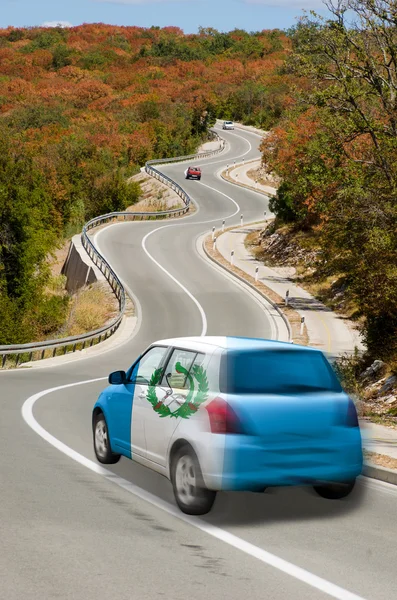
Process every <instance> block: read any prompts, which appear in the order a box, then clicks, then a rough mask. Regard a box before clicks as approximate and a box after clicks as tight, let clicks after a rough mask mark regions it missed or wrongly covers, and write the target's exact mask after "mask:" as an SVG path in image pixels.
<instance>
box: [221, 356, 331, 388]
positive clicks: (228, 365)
mask: <svg viewBox="0 0 397 600" xmlns="http://www.w3.org/2000/svg"><path fill="white" fill-rule="evenodd" d="M220 390H221V392H228V393H231V394H294V395H295V394H300V393H310V392H330V391H333V392H340V391H341V386H340V384H339V382H338V379H337V378H336V376H335V374H334V372H333V370H332V368H331V366H330V365H329V363H328V362H327V360H326V358H325V357H324V356H323V354H322V353H321V352H312V351H307V350H302V351H301V350H249V351H229V352H227V353H225V354H224V355H223V357H222V361H221V371H220Z"/></svg>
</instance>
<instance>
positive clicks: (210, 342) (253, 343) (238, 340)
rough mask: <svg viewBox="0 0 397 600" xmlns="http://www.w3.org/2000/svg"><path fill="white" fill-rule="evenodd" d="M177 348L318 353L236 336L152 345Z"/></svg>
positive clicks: (171, 341) (201, 338)
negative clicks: (207, 347)
mask: <svg viewBox="0 0 397 600" xmlns="http://www.w3.org/2000/svg"><path fill="white" fill-rule="evenodd" d="M157 344H161V345H166V346H178V347H180V348H186V349H190V348H191V349H196V348H197V349H199V347H200V348H202V347H203V346H209V347H212V348H214V349H215V348H218V349H223V350H242V351H244V350H296V351H298V350H307V351H313V352H320V350H318V349H316V348H310V347H308V346H301V345H299V344H291V343H290V342H279V341H277V340H264V339H260V338H248V337H237V336H192V337H178V338H168V339H164V340H158V341H157V342H153V344H152V345H157Z"/></svg>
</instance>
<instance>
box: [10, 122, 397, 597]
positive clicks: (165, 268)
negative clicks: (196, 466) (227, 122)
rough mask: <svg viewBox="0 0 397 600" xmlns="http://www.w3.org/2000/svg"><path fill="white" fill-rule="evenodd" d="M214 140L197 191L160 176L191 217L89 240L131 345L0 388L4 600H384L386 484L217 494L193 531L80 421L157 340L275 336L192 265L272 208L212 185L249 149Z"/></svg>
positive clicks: (237, 290) (115, 229)
mask: <svg viewBox="0 0 397 600" xmlns="http://www.w3.org/2000/svg"><path fill="white" fill-rule="evenodd" d="M223 136H224V137H225V138H226V139H227V141H228V142H229V147H228V150H227V152H225V153H224V154H222V155H218V156H216V157H213V158H212V159H206V160H201V161H198V162H199V163H201V164H202V168H203V177H202V180H201V182H197V181H185V179H184V170H185V168H186V166H185V165H172V166H166V167H162V170H164V172H166V173H167V174H169V175H170V176H172V177H173V178H174V179H175V180H177V181H178V182H179V183H181V184H182V185H183V186H184V187H185V189H186V190H187V191H188V193H189V194H190V195H191V196H192V197H193V198H194V200H195V201H196V203H197V205H198V207H199V210H198V211H197V212H196V213H194V214H193V215H191V216H188V217H187V218H184V219H181V220H178V221H171V222H164V221H163V222H157V223H156V222H142V223H122V224H117V225H112V226H110V227H108V228H105V229H104V230H103V231H101V233H100V234H98V235H97V236H96V243H97V244H98V246H99V247H100V249H101V251H102V252H103V253H104V254H105V255H106V257H107V258H108V259H109V261H110V263H111V264H112V265H113V266H114V268H115V269H116V271H117V273H118V274H119V275H120V277H121V278H122V279H123V281H124V282H125V283H126V285H127V286H128V288H129V289H130V290H131V291H132V292H133V293H134V295H135V296H136V297H137V299H138V301H139V305H138V310H139V311H140V327H139V329H138V330H137V331H135V334H134V336H133V337H132V338H131V339H130V340H129V341H128V342H127V343H125V344H124V345H123V346H122V347H120V348H117V349H116V350H112V351H109V352H107V353H105V354H103V355H100V356H96V357H95V358H86V359H84V360H79V361H74V362H71V363H65V364H63V365H60V366H59V365H58V366H56V367H51V368H44V369H25V370H22V369H19V370H16V371H10V372H5V373H1V374H0V407H1V424H0V432H1V435H0V467H1V471H0V472H1V492H2V493H1V502H0V519H1V521H0V523H1V538H0V539H1V547H2V552H1V555H0V578H1V584H0V598H1V599H3V598H4V600H21V599H22V598H23V599H24V600H39V599H40V600H43V599H44V600H52V599H73V600H75V599H77V600H80V599H82V600H83V599H84V600H87V599H88V600H90V599H91V598H92V599H93V598H99V597H101V598H103V597H106V598H109V597H111V598H117V599H118V600H131V599H132V600H146V599H148V600H154V599H157V598H166V599H168V598H172V599H173V600H186V598H189V599H190V600H202V598H203V597H207V598H208V597H213V598H227V599H228V600H240V599H242V598H247V599H248V598H249V599H252V600H256V599H258V600H259V599H261V600H262V599H264V598H266V599H269V600H284V599H287V600H289V599H293V600H315V599H318V600H322V599H325V598H329V597H332V598H340V599H343V600H354V599H356V600H357V599H358V598H364V599H366V600H392V599H393V598H396V595H397V592H396V589H397V588H396V583H397V582H396V579H397V577H396V564H395V559H396V540H397V493H396V491H395V488H393V486H390V485H387V484H382V483H380V482H375V481H371V480H368V479H363V480H362V481H361V482H360V484H359V485H358V486H357V489H356V490H355V491H354V493H353V494H352V496H351V497H349V498H348V499H346V500H344V501H339V502H334V503H333V502H330V501H327V500H324V499H322V498H320V497H317V496H316V495H314V492H313V493H312V492H311V491H310V490H307V489H275V490H273V491H271V492H266V493H264V494H254V493H235V494H233V493H221V494H218V498H217V501H216V503H215V506H214V509H213V511H212V512H211V513H210V514H209V515H208V516H206V517H205V518H190V517H186V516H184V515H182V513H180V512H179V511H178V510H177V509H176V507H175V504H174V501H173V496H172V490H171V485H170V483H169V482H168V481H167V480H166V479H164V478H162V477H160V476H159V475H157V474H155V473H153V472H151V471H149V470H147V469H145V468H143V467H140V466H139V465H134V464H133V463H131V462H130V461H128V460H127V459H124V458H122V459H121V461H120V463H119V464H117V465H116V466H114V467H110V468H109V469H103V468H102V467H100V466H99V465H98V464H97V463H96V461H95V459H94V454H93V450H92V440H91V437H92V436H91V410H92V406H93V404H94V402H95V399H96V397H97V395H98V393H99V391H100V390H101V389H102V388H103V387H104V386H105V385H106V381H105V380H100V381H92V380H94V379H99V378H106V377H107V375H108V374H109V372H111V371H112V370H116V369H124V368H127V367H128V366H129V365H130V364H131V363H132V361H133V360H134V358H135V357H136V356H137V355H138V354H139V353H140V352H141V351H142V350H143V349H144V348H145V347H146V346H147V345H149V344H150V343H151V342H152V341H153V340H155V339H159V338H163V337H174V336H179V335H200V334H202V333H207V334H209V335H224V334H229V335H244V336H255V337H269V336H272V337H277V336H279V335H281V333H282V332H280V331H278V329H277V326H276V325H275V323H274V322H273V320H272V318H271V316H269V314H268V313H267V312H266V311H265V310H264V309H263V307H261V306H260V305H259V304H258V303H257V301H255V299H254V298H253V297H252V296H251V295H249V294H247V292H246V291H245V290H244V289H242V288H241V287H239V286H237V285H235V284H234V283H233V282H232V281H230V280H229V279H228V278H227V277H225V276H224V275H223V274H222V273H220V272H219V271H217V270H215V269H214V268H213V267H212V266H211V265H210V264H209V263H208V262H206V261H205V260H204V259H203V258H202V256H200V255H199V254H198V252H197V240H198V239H199V238H200V236H202V235H203V234H204V233H206V232H209V231H211V229H212V226H213V225H216V226H219V225H220V224H221V222H222V219H224V218H225V219H226V223H227V226H228V225H234V224H238V223H240V214H241V213H243V215H244V221H245V222H248V221H254V220H259V219H261V217H262V216H263V211H264V210H268V208H267V202H266V199H265V198H264V197H263V196H261V195H259V194H256V193H255V192H250V191H247V190H244V189H242V188H238V187H236V186H233V185H232V184H229V183H227V182H225V181H223V180H221V179H220V178H219V176H218V173H219V171H220V170H221V169H222V168H224V167H225V166H226V164H229V165H230V164H233V161H234V159H236V160H239V159H240V158H241V157H242V156H245V159H246V160H249V159H250V158H255V157H257V156H258V155H259V151H258V144H259V138H258V137H257V136H255V135H254V134H251V133H248V132H245V131H244V132H243V131H239V130H235V131H231V132H223ZM81 382H86V383H82V384H81ZM78 383H79V384H80V385H76V384H78ZM65 386H69V387H65ZM53 388H57V389H55V390H53V391H50V392H48V390H49V389H53ZM43 392H45V393H43ZM22 410H23V415H22ZM23 416H24V418H23Z"/></svg>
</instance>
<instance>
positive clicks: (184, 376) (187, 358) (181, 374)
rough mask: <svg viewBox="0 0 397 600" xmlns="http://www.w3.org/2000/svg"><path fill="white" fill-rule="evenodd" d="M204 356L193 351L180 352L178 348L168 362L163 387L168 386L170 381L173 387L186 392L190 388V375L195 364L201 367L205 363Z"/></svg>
mask: <svg viewBox="0 0 397 600" xmlns="http://www.w3.org/2000/svg"><path fill="white" fill-rule="evenodd" d="M204 357H205V355H204V354H201V353H197V352H194V351H191V350H180V349H179V348H176V349H175V350H174V351H173V352H172V354H171V356H170V359H169V361H168V364H167V366H166V369H165V372H164V377H163V381H162V382H161V383H162V385H164V386H168V382H167V377H166V376H167V375H168V374H170V375H171V376H170V377H168V381H169V383H170V385H171V386H172V387H175V388H177V389H179V390H184V389H187V388H188V387H189V379H190V377H189V373H190V370H191V368H192V366H193V364H197V365H201V364H202V363H203V362H204Z"/></svg>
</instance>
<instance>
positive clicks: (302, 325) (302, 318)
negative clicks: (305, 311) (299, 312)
mask: <svg viewBox="0 0 397 600" xmlns="http://www.w3.org/2000/svg"><path fill="white" fill-rule="evenodd" d="M304 327H305V317H301V335H303V329H304Z"/></svg>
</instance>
